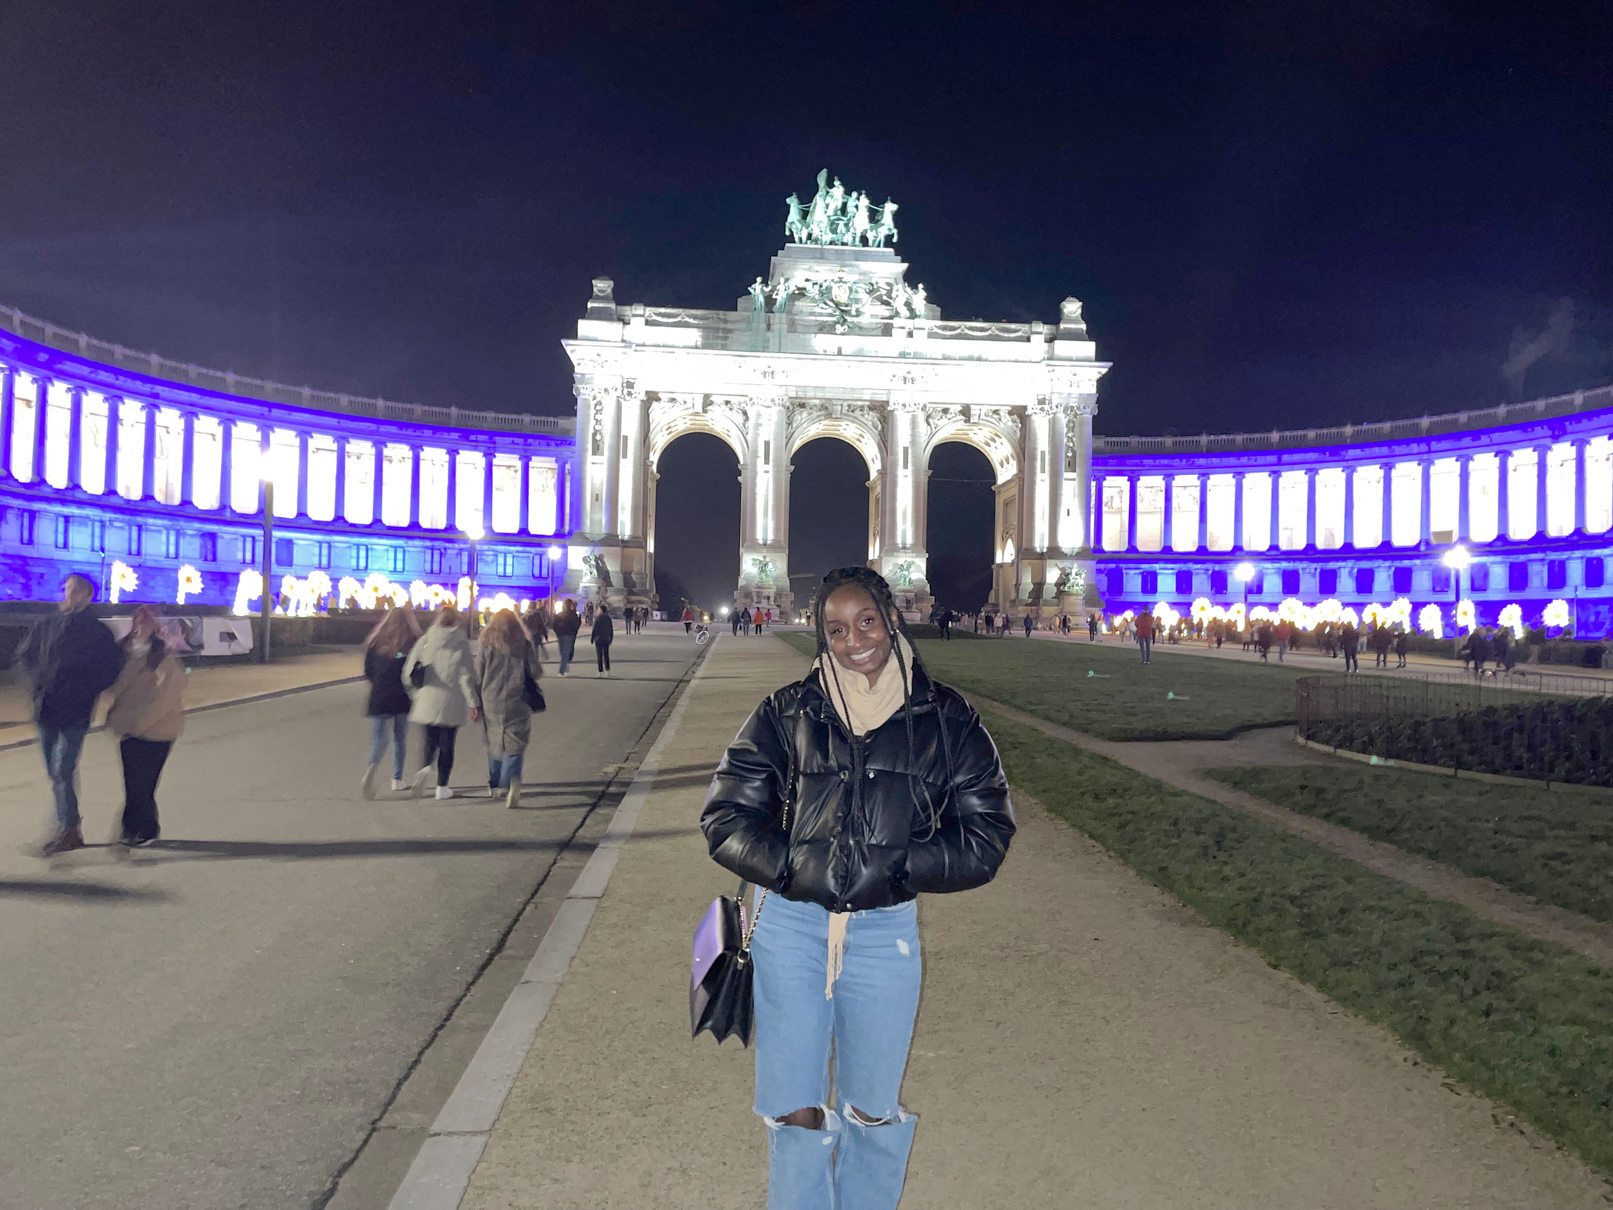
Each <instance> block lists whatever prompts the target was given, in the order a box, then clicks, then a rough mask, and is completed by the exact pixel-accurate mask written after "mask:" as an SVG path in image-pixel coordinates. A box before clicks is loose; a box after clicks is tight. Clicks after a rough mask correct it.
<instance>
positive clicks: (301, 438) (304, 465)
mask: <svg viewBox="0 0 1613 1210" xmlns="http://www.w3.org/2000/svg"><path fill="white" fill-rule="evenodd" d="M307 515H308V433H307V431H306V430H304V429H298V430H297V516H299V517H306V516H307Z"/></svg>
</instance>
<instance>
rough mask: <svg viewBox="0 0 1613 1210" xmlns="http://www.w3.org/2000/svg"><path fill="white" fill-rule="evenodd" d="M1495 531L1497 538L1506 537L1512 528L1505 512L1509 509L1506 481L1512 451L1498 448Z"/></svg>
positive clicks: (1509, 491) (1510, 466) (1509, 487)
mask: <svg viewBox="0 0 1613 1210" xmlns="http://www.w3.org/2000/svg"><path fill="white" fill-rule="evenodd" d="M1495 469H1496V476H1495V533H1496V537H1498V538H1505V537H1508V536H1509V535H1510V533H1511V530H1512V518H1511V517H1509V516H1508V515H1507V514H1508V513H1509V512H1510V511H1511V507H1512V506H1511V503H1510V497H1511V494H1512V489H1511V485H1510V484H1509V483H1508V482H1507V481H1508V480H1509V479H1511V478H1512V451H1511V450H1500V451H1498V452H1497V453H1496V455H1495Z"/></svg>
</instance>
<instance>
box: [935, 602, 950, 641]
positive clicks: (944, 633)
mask: <svg viewBox="0 0 1613 1210" xmlns="http://www.w3.org/2000/svg"><path fill="white" fill-rule="evenodd" d="M952 620H953V614H952V611H951V610H950V609H948V608H947V607H946V606H945V605H943V606H941V608H940V609H938V610H936V612H935V624H936V625H937V626H939V627H940V628H941V638H942V640H943V641H945V642H948V643H950V642H951V641H952Z"/></svg>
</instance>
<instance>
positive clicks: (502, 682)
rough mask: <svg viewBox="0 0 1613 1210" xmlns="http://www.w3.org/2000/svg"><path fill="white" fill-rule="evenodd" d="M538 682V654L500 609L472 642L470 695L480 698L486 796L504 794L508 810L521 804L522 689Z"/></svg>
mask: <svg viewBox="0 0 1613 1210" xmlns="http://www.w3.org/2000/svg"><path fill="white" fill-rule="evenodd" d="M542 679H543V662H542V660H540V659H539V658H538V649H537V648H536V647H534V646H533V645H532V643H531V641H530V640H529V639H528V638H527V637H526V632H525V631H523V630H522V629H521V624H520V623H519V622H518V621H517V620H516V617H515V614H513V613H511V612H510V611H509V610H508V609H501V610H500V611H499V612H498V613H495V614H494V615H493V617H492V619H491V620H490V621H489V622H488V623H487V625H486V627H484V628H483V630H482V633H481V635H480V637H478V639H477V640H476V691H477V692H478V693H479V694H480V695H481V699H482V738H483V740H484V741H485V742H486V744H487V795H488V797H489V798H497V797H498V796H499V794H500V792H502V793H503V794H504V805H505V806H506V807H508V808H510V809H511V810H514V809H515V808H516V807H518V806H520V805H521V773H522V770H523V766H524V765H525V762H526V747H527V744H528V743H529V742H530V741H531V739H532V706H531V705H530V703H529V700H528V688H527V686H528V684H531V685H532V686H536V685H537V683H538V682H539V681H540V680H542Z"/></svg>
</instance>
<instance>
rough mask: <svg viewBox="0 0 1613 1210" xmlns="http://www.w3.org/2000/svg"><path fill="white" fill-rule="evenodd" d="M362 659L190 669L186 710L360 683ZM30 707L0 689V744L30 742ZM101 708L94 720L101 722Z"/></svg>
mask: <svg viewBox="0 0 1613 1210" xmlns="http://www.w3.org/2000/svg"><path fill="white" fill-rule="evenodd" d="M363 673H364V656H363V654H362V653H361V650H360V649H359V648H358V647H344V648H342V649H341V650H339V651H323V652H319V653H317V654H313V655H286V656H276V657H275V658H274V660H273V661H272V662H271V663H269V664H267V665H264V664H245V663H229V664H213V665H209V666H197V667H194V668H192V669H190V675H189V678H188V680H187V681H186V684H185V709H186V710H187V711H194V710H205V709H209V708H211V707H214V706H219V705H223V704H224V703H226V702H238V701H241V700H243V699H246V698H251V697H259V696H262V695H264V694H269V693H284V692H285V691H287V690H292V689H304V688H307V687H308V686H310V685H331V684H337V683H339V682H341V681H344V680H355V679H362V678H363ZM31 709H32V708H31V703H30V701H29V698H28V693H27V690H26V689H24V687H23V686H21V685H4V686H0V745H5V744H11V743H15V742H18V741H23V742H28V741H31V740H32V739H33V728H32V726H31V725H30V720H31V718H32V713H31ZM104 711H105V706H104V704H103V706H102V707H101V711H100V712H98V713H97V715H96V722H98V723H99V722H100V720H101V717H102V714H103V713H104Z"/></svg>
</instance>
